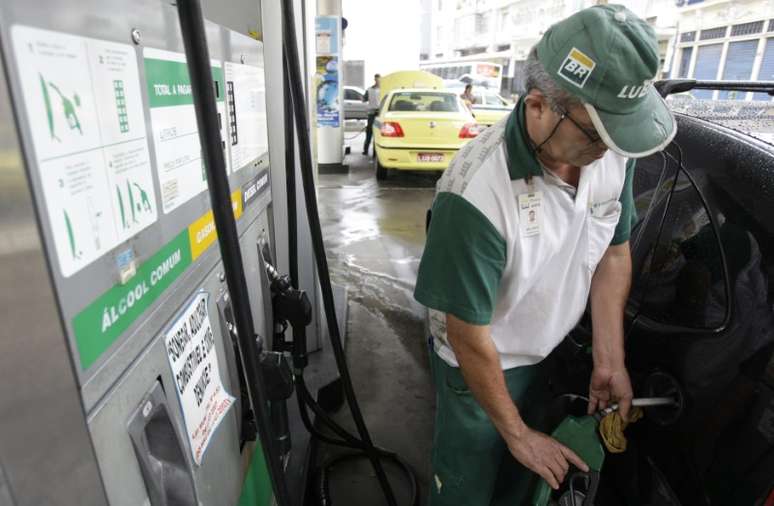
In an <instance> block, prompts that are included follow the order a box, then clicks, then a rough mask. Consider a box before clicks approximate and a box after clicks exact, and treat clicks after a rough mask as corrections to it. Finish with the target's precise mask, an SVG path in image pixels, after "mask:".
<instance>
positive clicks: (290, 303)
mask: <svg viewBox="0 0 774 506" xmlns="http://www.w3.org/2000/svg"><path fill="white" fill-rule="evenodd" d="M267 270H268V273H269V278H270V279H271V291H272V307H273V310H274V321H275V325H274V343H275V344H274V346H275V348H276V349H281V350H283V351H289V352H290V354H291V355H292V356H293V368H294V369H295V370H297V371H300V370H303V369H304V368H305V367H306V366H307V364H308V363H309V359H308V357H307V354H306V327H307V326H308V325H309V324H310V323H312V303H311V302H310V301H309V297H308V296H307V295H306V292H305V291H303V290H299V289H297V288H294V287H293V285H292V284H291V283H290V278H288V276H282V275H280V274H278V273H277V271H275V270H274V269H273V268H269V269H267ZM288 324H289V325H290V326H291V328H292V329H293V338H292V340H291V341H287V340H286V336H285V330H286V329H287V325H288Z"/></svg>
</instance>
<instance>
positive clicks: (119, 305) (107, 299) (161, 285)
mask: <svg viewBox="0 0 774 506" xmlns="http://www.w3.org/2000/svg"><path fill="white" fill-rule="evenodd" d="M189 265H191V247H190V244H189V241H188V229H187V228H186V229H185V230H183V231H182V232H181V233H180V234H178V235H177V236H176V237H175V238H174V239H172V240H171V241H170V242H168V243H167V244H166V245H165V246H164V247H163V248H161V249H160V250H159V251H157V252H156V253H155V254H154V255H153V256H152V257H150V258H149V259H148V260H147V261H146V262H145V263H143V264H142V265H141V266H140V268H139V269H137V274H136V275H135V276H134V277H132V279H131V280H130V281H129V282H128V283H126V284H123V285H122V284H118V285H115V286H114V287H113V288H111V289H109V290H108V291H107V292H105V293H104V294H102V295H101V296H99V297H98V298H97V299H96V300H95V301H94V302H92V303H91V304H89V305H88V306H87V307H86V309H84V310H83V311H81V312H80V313H78V314H77V315H76V316H75V318H73V330H74V332H75V343H76V345H77V347H78V355H79V356H80V359H81V368H82V369H83V370H86V369H88V368H89V367H90V366H91V365H92V364H94V362H96V360H97V359H98V358H99V357H100V355H102V354H103V353H104V352H105V351H106V350H107V349H108V348H109V347H110V345H112V344H113V342H115V340H116V339H118V337H119V336H120V335H121V334H122V333H123V332H124V331H125V330H126V329H127V328H129V326H130V325H131V324H132V323H133V322H134V321H135V320H136V319H137V318H138V317H139V316H140V315H141V314H142V313H143V312H144V311H145V310H146V309H147V308H148V307H149V306H150V305H151V304H153V302H155V301H156V299H158V298H159V296H161V294H162V293H164V290H166V289H167V287H169V285H171V284H172V283H173V282H174V281H175V280H176V279H177V278H178V277H179V276H180V275H181V274H182V273H183V272H185V270H186V268H188V266H189Z"/></svg>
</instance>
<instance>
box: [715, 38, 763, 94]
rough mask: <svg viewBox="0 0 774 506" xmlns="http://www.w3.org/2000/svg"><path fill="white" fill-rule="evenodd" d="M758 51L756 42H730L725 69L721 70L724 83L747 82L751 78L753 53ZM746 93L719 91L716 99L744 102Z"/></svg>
mask: <svg viewBox="0 0 774 506" xmlns="http://www.w3.org/2000/svg"><path fill="white" fill-rule="evenodd" d="M757 49H758V40H757V39H756V40H745V41H740V42H732V43H730V44H729V45H728V53H727V54H726V63H725V68H724V69H723V80H724V81H747V80H748V79H750V77H752V68H753V61H754V60H755V51H756V50H757ZM746 95H747V93H739V92H736V91H730V92H729V91H721V92H720V95H718V98H720V99H731V100H744V98H745V96H746Z"/></svg>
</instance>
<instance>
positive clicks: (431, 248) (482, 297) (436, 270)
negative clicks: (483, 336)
mask: <svg viewBox="0 0 774 506" xmlns="http://www.w3.org/2000/svg"><path fill="white" fill-rule="evenodd" d="M505 258H506V244H505V240H504V239H503V237H502V235H500V233H499V232H498V231H497V230H496V229H495V228H494V226H493V225H492V223H491V222H490V221H489V220H488V219H487V217H486V216H484V214H483V213H482V212H481V211H479V210H478V209H477V208H476V207H475V206H473V204H471V203H470V202H468V201H467V200H465V199H464V198H462V197H461V196H459V195H457V194H453V193H448V192H442V193H439V194H438V195H437V196H436V198H435V202H434V203H433V214H432V221H431V222H430V230H429V231H428V234H427V243H426V244H425V251H424V253H423V254H422V260H421V262H420V263H419V274H418V275H417V285H416V288H415V289H414V298H415V299H416V300H417V301H419V302H420V303H422V304H424V305H425V306H427V307H429V308H432V309H437V310H438V311H443V312H445V313H451V314H453V315H454V316H456V317H457V318H459V319H461V320H463V321H465V322H468V323H471V324H474V325H488V324H489V323H490V322H491V321H492V314H493V313H494V307H495V303H496V299H497V290H498V288H499V286H500V278H501V276H502V272H503V269H504V267H505Z"/></svg>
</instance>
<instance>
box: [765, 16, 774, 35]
mask: <svg viewBox="0 0 774 506" xmlns="http://www.w3.org/2000/svg"><path fill="white" fill-rule="evenodd" d="M766 31H767V32H774V19H770V20H769V29H768V30H766Z"/></svg>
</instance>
